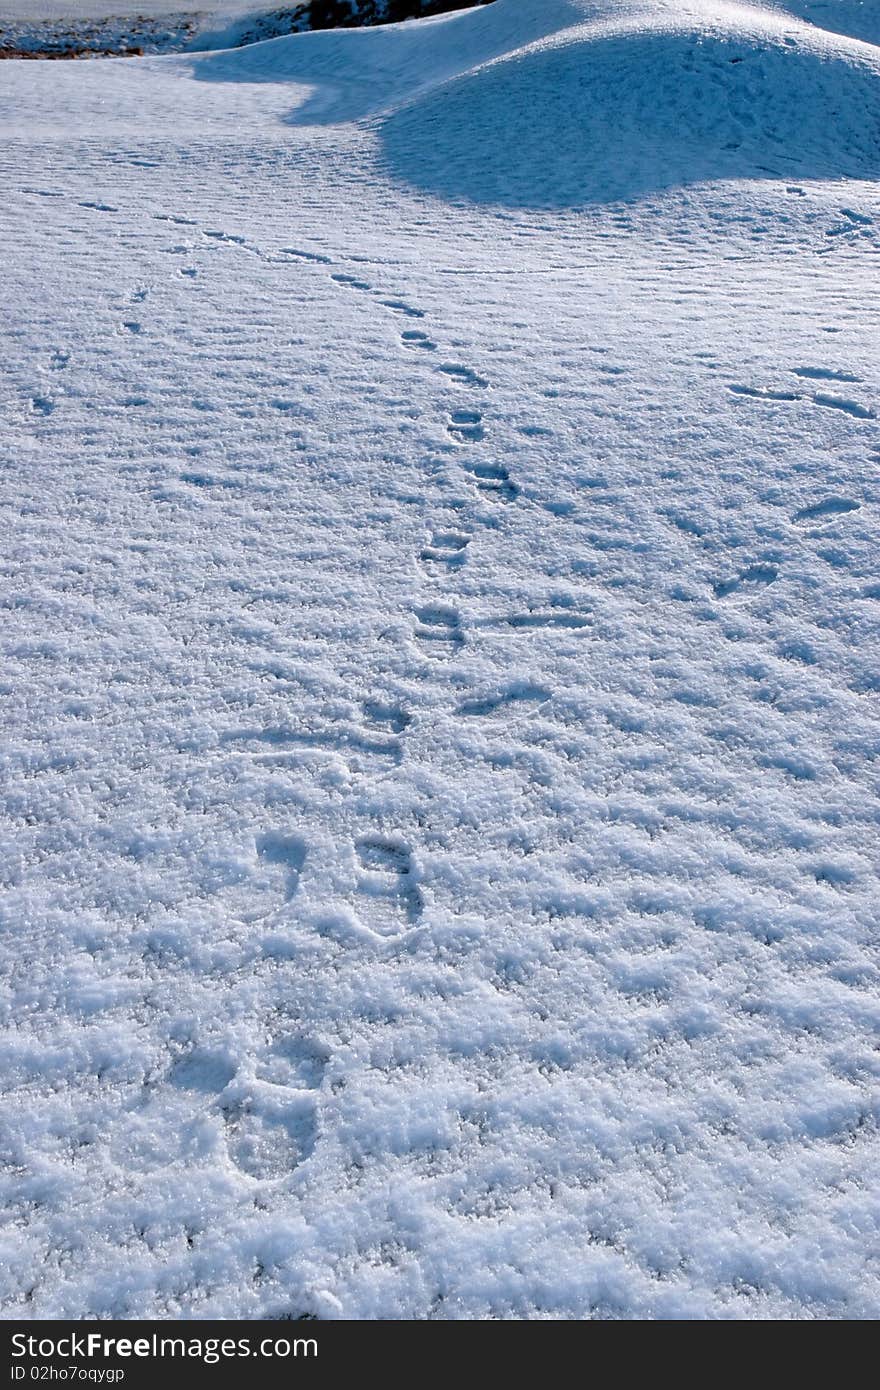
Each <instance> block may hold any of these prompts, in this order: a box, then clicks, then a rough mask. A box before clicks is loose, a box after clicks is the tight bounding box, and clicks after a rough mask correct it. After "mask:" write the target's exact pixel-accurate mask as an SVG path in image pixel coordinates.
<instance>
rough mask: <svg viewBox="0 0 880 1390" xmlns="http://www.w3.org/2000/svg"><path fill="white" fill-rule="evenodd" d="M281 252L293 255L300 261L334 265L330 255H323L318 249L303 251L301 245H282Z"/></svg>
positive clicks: (285, 254)
mask: <svg viewBox="0 0 880 1390" xmlns="http://www.w3.org/2000/svg"><path fill="white" fill-rule="evenodd" d="M281 254H282V255H284V256H293V257H295V259H296V260H298V261H311V262H312V263H313V264H314V265H332V264H333V262H332V261H331V259H330V257H329V256H322V255H321V254H320V253H319V252H318V251H303V250H302V249H301V248H300V247H299V246H282V247H281Z"/></svg>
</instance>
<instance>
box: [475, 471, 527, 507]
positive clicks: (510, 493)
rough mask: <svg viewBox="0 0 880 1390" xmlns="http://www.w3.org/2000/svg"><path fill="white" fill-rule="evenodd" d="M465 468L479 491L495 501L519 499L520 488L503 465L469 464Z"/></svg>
mask: <svg viewBox="0 0 880 1390" xmlns="http://www.w3.org/2000/svg"><path fill="white" fill-rule="evenodd" d="M465 467H466V468H467V470H468V472H469V473H471V474H472V475H473V477H474V480H475V482H476V484H477V487H478V489H479V491H480V492H482V493H485V494H486V496H487V497H491V498H492V499H493V500H494V501H496V502H514V501H516V499H517V497H519V488H518V487H517V485H516V483H515V482H513V481H512V480H511V477H510V474H509V473H508V471H507V469H506V468H505V467H504V465H503V464H501V463H468V464H466V465H465Z"/></svg>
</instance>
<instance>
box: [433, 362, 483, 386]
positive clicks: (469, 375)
mask: <svg viewBox="0 0 880 1390" xmlns="http://www.w3.org/2000/svg"><path fill="white" fill-rule="evenodd" d="M439 370H440V371H441V372H443V374H444V376H448V377H450V378H451V379H452V380H453V381H456V382H458V384H459V385H460V386H479V387H480V388H481V389H482V390H485V389H486V388H487V387H488V385H489V383H488V381H487V380H486V379H485V377H482V376H479V375H478V374H477V373H476V372H475V371H472V370H471V368H470V367H462V366H460V365H459V364H458V363H457V362H442V363H441V364H440V367H439Z"/></svg>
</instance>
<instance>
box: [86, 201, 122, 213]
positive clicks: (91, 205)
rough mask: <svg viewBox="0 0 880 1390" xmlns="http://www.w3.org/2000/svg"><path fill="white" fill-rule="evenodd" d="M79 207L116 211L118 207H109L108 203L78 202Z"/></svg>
mask: <svg viewBox="0 0 880 1390" xmlns="http://www.w3.org/2000/svg"><path fill="white" fill-rule="evenodd" d="M79 207H81V208H89V209H90V210H91V211H92V212H118V211H119V208H114V207H111V206H110V204H109V203H80V204H79Z"/></svg>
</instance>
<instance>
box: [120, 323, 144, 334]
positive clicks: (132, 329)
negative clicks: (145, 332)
mask: <svg viewBox="0 0 880 1390" xmlns="http://www.w3.org/2000/svg"><path fill="white" fill-rule="evenodd" d="M122 327H123V328H124V329H125V330H126V332H127V333H134V334H138V333H140V332H141V331H142V329H141V325H140V324H139V323H138V322H137V320H136V319H127V320H126V321H125V323H123V325H122Z"/></svg>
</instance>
